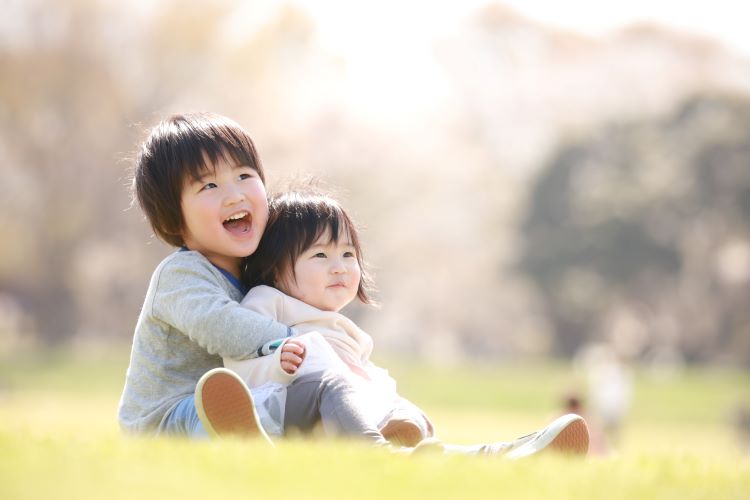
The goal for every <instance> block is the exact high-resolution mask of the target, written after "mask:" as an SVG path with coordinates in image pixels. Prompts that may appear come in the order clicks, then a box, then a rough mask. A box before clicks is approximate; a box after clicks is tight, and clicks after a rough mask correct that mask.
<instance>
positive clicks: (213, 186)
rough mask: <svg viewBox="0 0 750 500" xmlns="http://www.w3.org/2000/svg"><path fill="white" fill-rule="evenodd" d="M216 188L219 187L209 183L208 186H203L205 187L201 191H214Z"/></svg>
mask: <svg viewBox="0 0 750 500" xmlns="http://www.w3.org/2000/svg"><path fill="white" fill-rule="evenodd" d="M215 187H217V186H216V184H214V183H213V182H209V183H208V184H205V185H204V186H203V187H202V188H201V191H205V190H206V189H213V188H215Z"/></svg>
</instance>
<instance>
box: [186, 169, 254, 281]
mask: <svg viewBox="0 0 750 500" xmlns="http://www.w3.org/2000/svg"><path fill="white" fill-rule="evenodd" d="M181 208H182V216H183V218H184V221H185V229H184V231H183V233H184V234H183V239H184V241H185V246H187V247H188V248H189V249H190V250H196V251H198V252H200V253H202V254H203V255H204V256H205V257H206V258H207V259H208V260H209V261H211V262H212V263H213V264H215V265H217V266H219V267H221V268H223V269H226V270H227V271H229V272H230V273H232V274H234V275H235V276H239V263H240V260H241V258H242V257H247V256H248V255H250V254H252V253H253V252H255V250H256V249H257V248H258V243H259V242H260V238H261V236H262V235H263V231H264V230H265V228H266V223H267V222H268V201H267V199H266V189H265V186H264V185H263V181H262V180H261V179H260V176H259V175H258V172H256V171H255V170H254V169H253V168H252V167H249V166H246V165H236V164H234V163H232V162H228V161H226V160H225V159H223V158H219V159H218V160H217V162H216V164H215V165H214V169H213V170H212V169H206V171H205V172H204V175H203V177H202V178H201V179H199V180H193V179H188V180H187V182H185V186H184V187H183V189H182V198H181Z"/></svg>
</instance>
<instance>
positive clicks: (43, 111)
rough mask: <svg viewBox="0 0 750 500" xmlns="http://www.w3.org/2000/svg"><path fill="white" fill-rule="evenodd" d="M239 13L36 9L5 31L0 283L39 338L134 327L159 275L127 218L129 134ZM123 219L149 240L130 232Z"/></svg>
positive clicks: (196, 8)
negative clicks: (146, 287) (149, 283)
mask: <svg viewBox="0 0 750 500" xmlns="http://www.w3.org/2000/svg"><path fill="white" fill-rule="evenodd" d="M235 4H236V2H228V1H213V2H197V1H190V2H169V3H164V4H160V6H159V7H154V8H155V9H156V12H149V13H148V15H141V14H142V13H139V12H138V10H137V9H131V8H129V7H128V6H127V5H125V4H119V3H116V2H107V1H96V0H74V1H68V2H44V1H30V2H21V3H16V4H14V10H13V12H12V14H13V16H14V19H15V21H16V23H13V24H12V25H11V24H3V25H2V26H0V27H1V28H2V30H3V32H2V33H0V71H2V74H3V78H2V79H1V80H0V99H1V100H2V107H0V129H2V130H3V134H2V136H1V137H0V157H1V159H2V161H0V172H2V174H3V178H4V179H6V181H5V182H4V183H3V186H2V188H0V189H2V196H1V197H0V208H1V209H0V225H2V228H3V232H4V234H6V235H12V237H7V236H6V238H5V240H4V241H3V247H2V252H1V253H0V284H1V287H2V289H3V290H4V291H5V292H6V293H8V294H9V295H10V296H12V297H14V298H15V300H17V301H18V302H19V303H20V304H21V307H22V308H23V309H24V310H26V311H28V312H30V314H31V316H32V317H33V321H34V323H35V328H34V329H35V330H36V333H38V334H39V335H40V337H41V338H42V340H44V341H47V342H51V343H59V342H62V341H65V340H67V339H69V338H70V337H71V336H72V335H74V334H75V333H78V332H79V331H80V330H81V329H82V328H85V329H98V330H99V331H98V332H97V334H98V335H101V336H104V337H108V336H111V335H112V332H113V331H114V332H116V333H123V332H125V331H130V330H131V329H132V311H133V310H137V308H138V307H139V305H140V304H139V303H140V301H141V300H142V296H141V293H142V292H138V291H136V290H137V289H138V288H141V287H142V286H143V279H144V278H143V275H144V273H145V272H147V270H149V269H150V268H152V267H153V266H150V265H147V264H144V265H143V269H139V268H138V267H139V264H143V263H144V259H145V260H146V261H148V260H149V256H151V258H153V256H154V255H155V254H157V253H163V250H160V249H158V248H156V249H153V248H152V249H149V248H143V247H140V246H138V245H136V246H135V247H134V245H133V242H134V241H137V240H138V239H140V240H141V241H142V240H143V236H144V234H147V233H146V232H145V231H144V230H145V226H144V225H142V223H141V222H140V221H138V219H139V217H138V216H137V215H136V214H130V218H129V219H128V218H123V210H124V209H125V208H127V207H128V205H129V200H128V193H127V189H126V188H125V185H126V181H125V180H124V177H125V176H126V175H125V170H126V169H125V166H124V165H123V163H122V162H121V161H118V160H120V159H121V158H118V155H119V156H122V152H123V151H129V150H131V149H132V145H131V144H128V142H129V141H130V140H132V139H133V135H136V134H135V133H134V131H133V130H132V129H131V130H129V129H128V126H129V124H132V123H138V122H140V121H144V120H145V121H148V122H153V114H154V113H158V112H159V110H161V109H164V108H165V107H170V106H171V103H173V102H175V101H176V100H179V99H180V97H181V96H182V95H183V94H184V93H185V92H186V91H187V90H188V88H189V87H190V85H191V84H192V83H193V82H195V81H196V80H198V79H199V78H200V77H201V75H203V74H205V73H206V72H210V71H211V70H212V68H213V66H212V64H213V61H214V60H215V58H214V57H213V56H214V54H215V52H216V51H217V50H218V49H217V47H218V44H219V41H220V34H221V30H222V26H223V22H224V19H225V17H226V16H227V15H228V13H229V11H230V7H231V6H232V5H235ZM140 139H141V137H138V139H137V140H140ZM118 152H119V153H118ZM128 220H129V221H130V222H131V224H132V223H133V222H134V221H137V224H138V225H139V226H140V227H142V229H141V230H134V231H135V232H133V233H131V234H129V235H128V234H127V233H124V232H123V229H124V227H123V221H128ZM126 224H127V222H126ZM133 226H134V227H136V226H135V224H133ZM136 248H137V249H136ZM134 250H135V253H134ZM105 254H108V255H107V256H105ZM92 266H93V267H92ZM96 266H98V267H96ZM134 271H135V272H134ZM132 281H137V282H138V286H137V287H136V286H135V285H134V283H132ZM123 308H124V309H125V310H127V311H128V312H129V314H127V315H126V316H123V315H122V314H121V311H122V309H123ZM82 314H84V315H85V318H83V317H82ZM125 322H126V323H127V324H126V325H123V323H125Z"/></svg>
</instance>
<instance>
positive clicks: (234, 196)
mask: <svg viewBox="0 0 750 500" xmlns="http://www.w3.org/2000/svg"><path fill="white" fill-rule="evenodd" d="M243 199H244V194H243V193H242V191H241V190H239V189H237V188H236V187H233V186H230V187H227V188H226V191H225V193H224V204H225V205H234V204H235V203H239V202H241V201H242V200H243Z"/></svg>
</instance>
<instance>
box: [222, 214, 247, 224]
mask: <svg viewBox="0 0 750 500" xmlns="http://www.w3.org/2000/svg"><path fill="white" fill-rule="evenodd" d="M246 215H247V212H240V213H238V214H234V215H231V216H229V217H227V218H226V219H224V222H227V221H230V220H238V219H242V218H243V217H245V216H246Z"/></svg>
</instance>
